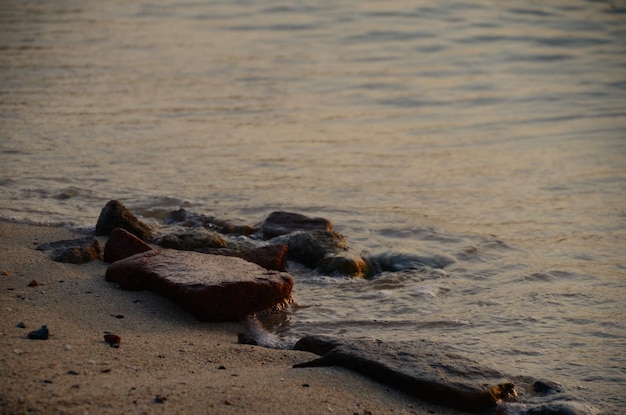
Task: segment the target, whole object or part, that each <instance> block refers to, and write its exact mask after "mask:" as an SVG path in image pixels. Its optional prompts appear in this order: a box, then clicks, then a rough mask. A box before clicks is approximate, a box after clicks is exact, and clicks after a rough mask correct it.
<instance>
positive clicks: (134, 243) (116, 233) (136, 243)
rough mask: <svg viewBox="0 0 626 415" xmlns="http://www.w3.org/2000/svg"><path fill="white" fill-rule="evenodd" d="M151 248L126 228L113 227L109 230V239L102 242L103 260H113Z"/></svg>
mask: <svg viewBox="0 0 626 415" xmlns="http://www.w3.org/2000/svg"><path fill="white" fill-rule="evenodd" d="M152 250H153V248H152V247H151V246H150V245H148V244H147V243H145V242H144V241H142V240H141V239H139V238H137V237H136V236H135V235H133V234H132V233H130V232H128V231H127V230H126V229H122V228H115V229H113V230H112V231H111V234H110V235H109V240H108V241H107V242H106V244H104V261H105V262H109V263H110V262H115V261H119V260H120V259H124V258H128V257H129V256H133V255H136V254H140V253H142V252H146V251H152Z"/></svg>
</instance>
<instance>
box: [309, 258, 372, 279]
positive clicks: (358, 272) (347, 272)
mask: <svg viewBox="0 0 626 415" xmlns="http://www.w3.org/2000/svg"><path fill="white" fill-rule="evenodd" d="M319 268H320V271H321V272H323V273H325V274H328V275H343V276H348V277H361V278H366V277H369V276H371V275H372V271H371V268H370V266H369V264H368V263H367V261H365V260H364V259H363V258H361V257H360V256H354V255H348V254H339V255H327V256H325V257H324V258H322V259H321V260H320V262H319Z"/></svg>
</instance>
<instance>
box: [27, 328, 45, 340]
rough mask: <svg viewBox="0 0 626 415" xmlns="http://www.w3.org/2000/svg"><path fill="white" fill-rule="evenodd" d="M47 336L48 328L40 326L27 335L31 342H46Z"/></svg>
mask: <svg viewBox="0 0 626 415" xmlns="http://www.w3.org/2000/svg"><path fill="white" fill-rule="evenodd" d="M48 335H49V332H48V328H47V327H46V326H41V327H40V328H39V329H37V330H33V331H31V332H30V333H28V338H29V339H31V340H48Z"/></svg>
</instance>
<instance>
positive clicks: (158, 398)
mask: <svg viewBox="0 0 626 415" xmlns="http://www.w3.org/2000/svg"><path fill="white" fill-rule="evenodd" d="M165 401H167V397H166V396H161V395H157V396H155V397H154V402H156V403H163V402H165Z"/></svg>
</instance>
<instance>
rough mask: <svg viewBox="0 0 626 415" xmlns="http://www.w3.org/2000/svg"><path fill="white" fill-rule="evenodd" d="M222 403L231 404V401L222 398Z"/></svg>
mask: <svg viewBox="0 0 626 415" xmlns="http://www.w3.org/2000/svg"><path fill="white" fill-rule="evenodd" d="M224 405H232V403H231V402H230V401H229V400H228V399H224Z"/></svg>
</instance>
